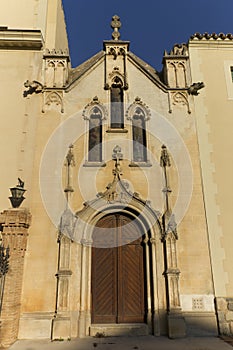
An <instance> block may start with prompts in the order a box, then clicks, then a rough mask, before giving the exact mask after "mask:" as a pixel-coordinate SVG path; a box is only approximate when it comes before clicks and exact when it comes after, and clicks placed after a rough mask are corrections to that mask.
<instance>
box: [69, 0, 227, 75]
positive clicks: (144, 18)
mask: <svg viewBox="0 0 233 350" xmlns="http://www.w3.org/2000/svg"><path fill="white" fill-rule="evenodd" d="M63 6H64V10H65V16H66V23H67V31H68V37H69V43H70V54H71V60H72V66H73V67H75V66H77V65H79V64H80V63H82V62H83V61H85V60H86V59H88V58H89V57H91V56H92V55H94V54H95V53H96V52H98V51H100V50H101V49H102V47H103V46H102V42H103V40H111V33H112V29H111V27H110V22H111V18H112V16H113V15H115V14H117V15H119V16H120V18H121V22H122V27H121V30H120V32H121V40H128V41H130V50H131V51H132V52H134V53H135V54H136V55H138V56H139V57H140V58H142V59H144V60H145V61H147V62H148V63H150V64H151V65H152V66H153V67H155V68H156V69H157V70H161V61H162V56H163V52H164V50H165V49H166V50H167V51H170V49H171V48H172V46H173V45H174V44H176V43H182V42H187V40H188V38H189V37H190V36H191V35H192V34H194V33H195V32H200V33H204V32H208V33H212V32H216V33H220V32H223V33H225V34H226V33H232V32H233V0H221V1H216V0H178V1H174V0H160V1H158V0H143V1H138V0H135V1H133V0H115V1H111V0H63Z"/></svg>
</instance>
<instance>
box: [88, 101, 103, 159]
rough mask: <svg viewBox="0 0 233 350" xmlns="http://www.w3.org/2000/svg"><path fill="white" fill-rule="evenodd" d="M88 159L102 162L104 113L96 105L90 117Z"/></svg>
mask: <svg viewBox="0 0 233 350" xmlns="http://www.w3.org/2000/svg"><path fill="white" fill-rule="evenodd" d="M88 151H89V152H88V161H89V162H102V113H101V111H100V110H99V108H97V107H94V108H93V109H92V111H91V114H90V119H89V142H88Z"/></svg>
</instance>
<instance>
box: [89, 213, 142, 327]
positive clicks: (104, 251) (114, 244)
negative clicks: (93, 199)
mask: <svg viewBox="0 0 233 350" xmlns="http://www.w3.org/2000/svg"><path fill="white" fill-rule="evenodd" d="M141 234H142V230H141V227H140V225H139V224H138V223H137V221H136V220H135V219H134V220H133V219H132V218H131V217H130V216H128V215H125V214H120V213H116V214H115V213H114V214H110V215H106V216H104V217H103V218H101V219H100V220H99V221H98V222H97V224H96V227H95V229H94V232H93V235H92V238H93V248H92V264H91V276H92V277H91V295H92V298H91V299H92V307H91V309H92V313H91V318H92V324H108V323H115V324H118V323H144V322H146V273H145V247H144V245H143V243H142V236H141Z"/></svg>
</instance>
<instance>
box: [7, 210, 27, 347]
mask: <svg viewBox="0 0 233 350" xmlns="http://www.w3.org/2000/svg"><path fill="white" fill-rule="evenodd" d="M30 222H31V214H30V213H29V211H28V210H27V209H9V210H5V211H4V212H3V213H1V214H0V225H1V226H2V243H3V245H4V246H5V247H8V246H9V248H10V258H9V271H8V273H7V274H6V275H5V285H4V294H3V304H2V312H1V319H0V320H1V326H0V346H3V347H7V346H9V345H10V344H12V343H14V341H15V340H16V339H17V337H18V329H19V317H20V302H21V294H22V280H23V269H24V256H25V251H26V248H27V236H28V228H29V226H30Z"/></svg>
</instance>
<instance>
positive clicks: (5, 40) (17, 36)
mask: <svg viewBox="0 0 233 350" xmlns="http://www.w3.org/2000/svg"><path fill="white" fill-rule="evenodd" d="M43 43H44V40H43V37H42V34H41V31H40V30H17V29H6V30H0V49H7V50H11V49H12V50H41V48H42V46H43Z"/></svg>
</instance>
